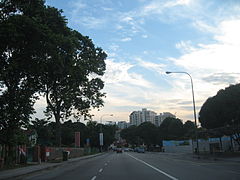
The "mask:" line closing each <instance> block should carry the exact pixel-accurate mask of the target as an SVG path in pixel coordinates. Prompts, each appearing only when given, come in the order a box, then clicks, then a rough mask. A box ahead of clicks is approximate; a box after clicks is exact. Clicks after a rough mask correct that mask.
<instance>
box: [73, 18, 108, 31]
mask: <svg viewBox="0 0 240 180" xmlns="http://www.w3.org/2000/svg"><path fill="white" fill-rule="evenodd" d="M75 22H76V23H77V24H82V25H83V26H85V27H87V28H89V29H96V28H100V27H102V26H104V25H105V24H106V20H105V19H103V18H96V17H90V16H88V17H80V18H77V19H76V20H75Z"/></svg>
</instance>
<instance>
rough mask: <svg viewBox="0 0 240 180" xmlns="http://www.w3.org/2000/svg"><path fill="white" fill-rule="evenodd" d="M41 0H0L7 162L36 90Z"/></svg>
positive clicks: (0, 127)
mask: <svg viewBox="0 0 240 180" xmlns="http://www.w3.org/2000/svg"><path fill="white" fill-rule="evenodd" d="M43 7H44V6H43V1H41V0H36V1H31V0H24V1H17V0H2V1H1V2H0V9H1V11H0V42H1V43H0V112H1V113H0V134H1V138H0V139H1V141H2V142H3V143H4V144H7V145H8V147H9V153H8V154H7V157H6V161H7V163H9V164H11V163H13V158H14V152H13V147H14V146H15V145H16V144H18V143H19V142H18V137H17V134H18V133H17V132H22V131H21V127H23V126H26V125H28V124H29V119H30V115H31V114H33V113H34V109H33V104H34V102H35V100H36V99H37V96H36V92H37V91H38V89H39V83H38V80H39V78H38V75H39V71H38V68H39V63H40V61H41V60H42V59H43V57H44V53H43V51H42V49H43V46H42V44H41V40H42V38H43V37H44V34H43V33H42V30H43V27H42V26H41V23H39V22H38V17H39V16H40V14H41V11H42V9H43Z"/></svg>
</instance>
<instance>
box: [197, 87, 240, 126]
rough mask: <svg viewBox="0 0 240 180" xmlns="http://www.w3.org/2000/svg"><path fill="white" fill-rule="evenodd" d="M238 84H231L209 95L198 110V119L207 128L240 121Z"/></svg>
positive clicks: (239, 91) (235, 123) (237, 123)
mask: <svg viewBox="0 0 240 180" xmlns="http://www.w3.org/2000/svg"><path fill="white" fill-rule="evenodd" d="M239 94H240V84H236V85H231V86H229V87H227V88H225V89H222V90H220V91H218V93H217V94H216V95H215V96H213V97H210V98H208V99H207V100H206V102H205V103H204V104H203V106H202V108H201V110H200V112H199V121H200V123H201V125H202V127H204V128H207V129H213V128H219V127H224V126H230V125H239V122H240V96H239Z"/></svg>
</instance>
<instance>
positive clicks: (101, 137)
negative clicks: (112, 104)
mask: <svg viewBox="0 0 240 180" xmlns="http://www.w3.org/2000/svg"><path fill="white" fill-rule="evenodd" d="M104 116H113V114H103V115H102V116H101V117H100V123H101V126H100V133H99V144H100V150H101V152H102V146H103V131H102V118H103V117H104Z"/></svg>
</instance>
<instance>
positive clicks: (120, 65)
mask: <svg viewBox="0 0 240 180" xmlns="http://www.w3.org/2000/svg"><path fill="white" fill-rule="evenodd" d="M106 65H107V70H106V73H105V75H104V77H103V79H104V81H105V82H106V83H111V84H120V83H127V84H131V85H135V86H140V87H149V88H151V87H152V85H151V83H150V82H148V81H146V80H145V79H144V78H143V77H142V75H140V74H137V73H129V70H130V69H131V68H132V67H133V66H134V65H132V64H129V63H125V62H115V61H114V60H111V59H108V60H106Z"/></svg>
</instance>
